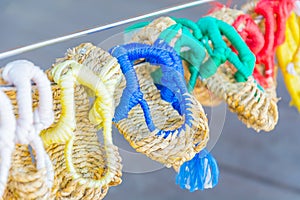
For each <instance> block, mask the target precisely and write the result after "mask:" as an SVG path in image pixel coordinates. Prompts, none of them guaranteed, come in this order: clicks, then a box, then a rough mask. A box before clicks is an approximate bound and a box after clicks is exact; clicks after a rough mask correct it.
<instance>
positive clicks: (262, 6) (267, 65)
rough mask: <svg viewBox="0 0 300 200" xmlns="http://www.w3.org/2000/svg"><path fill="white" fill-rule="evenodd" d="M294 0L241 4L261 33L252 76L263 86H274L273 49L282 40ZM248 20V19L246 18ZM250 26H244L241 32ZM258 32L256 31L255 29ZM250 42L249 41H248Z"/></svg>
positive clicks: (272, 0) (267, 0) (265, 0)
mask: <svg viewBox="0 0 300 200" xmlns="http://www.w3.org/2000/svg"><path fill="white" fill-rule="evenodd" d="M294 3H295V0H259V1H253V2H252V3H248V4H246V5H244V6H243V10H244V11H245V13H248V14H250V16H251V17H252V18H253V19H257V20H256V23H257V24H258V26H259V28H260V32H261V33H259V34H263V36H264V43H263V46H262V48H261V49H260V51H258V52H257V53H256V57H257V64H258V65H257V67H256V68H255V69H254V72H253V76H254V78H255V80H257V81H258V82H259V83H260V84H261V85H262V86H263V87H264V88H270V87H274V85H275V87H276V73H277V66H276V65H275V62H274V58H275V50H276V48H277V47H278V46H279V45H280V44H282V43H283V42H284V38H285V35H284V34H285V28H286V27H285V26H286V21H287V18H288V17H289V16H290V14H291V12H292V10H293V8H294ZM244 20H245V18H243V17H242V18H240V19H237V20H236V22H235V24H234V26H235V27H236V28H237V29H238V26H240V25H241V24H242V23H243V21H244ZM247 20H249V19H247ZM246 29H249V30H250V31H251V29H250V27H249V28H248V27H245V28H244V29H243V30H241V31H240V32H241V33H243V32H244V31H245V30H246ZM256 32H257V33H258V31H256ZM249 43H250V42H249Z"/></svg>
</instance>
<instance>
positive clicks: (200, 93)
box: [126, 17, 222, 106]
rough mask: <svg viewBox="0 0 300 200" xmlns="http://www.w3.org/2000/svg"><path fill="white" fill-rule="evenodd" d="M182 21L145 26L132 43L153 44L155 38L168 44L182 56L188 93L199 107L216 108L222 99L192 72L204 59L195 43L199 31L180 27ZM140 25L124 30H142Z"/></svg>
mask: <svg viewBox="0 0 300 200" xmlns="http://www.w3.org/2000/svg"><path fill="white" fill-rule="evenodd" d="M181 22H183V21H182V20H179V19H175V18H170V17H160V18H158V19H155V20H153V21H152V22H151V23H148V24H146V25H147V26H145V27H143V28H142V29H140V30H139V31H135V34H134V35H133V36H132V39H131V41H133V42H141V43H146V44H153V43H154V42H155V41H156V39H157V38H160V39H163V40H165V41H166V42H168V44H169V45H170V46H172V47H174V48H175V50H176V52H177V53H178V54H179V55H180V56H181V59H182V62H183V67H184V72H185V73H184V77H185V79H186V81H187V82H188V90H189V92H190V93H191V92H193V94H194V95H195V97H196V98H197V100H198V101H199V102H200V103H201V104H202V105H204V106H217V105H219V104H220V103H221V102H222V99H220V98H218V97H216V96H215V95H214V94H213V93H212V92H210V91H209V90H208V89H207V87H206V86H205V85H204V84H203V83H202V82H201V80H200V79H198V78H197V77H198V73H197V71H196V70H193V69H195V67H194V66H199V65H201V64H202V62H203V59H204V58H205V49H204V48H203V46H202V45H201V44H200V43H199V41H198V38H199V36H201V32H200V30H199V28H198V26H197V25H196V24H194V26H193V25H192V24H193V22H192V21H190V22H189V23H183V24H181ZM185 22H187V21H185ZM143 25H145V23H140V24H136V25H133V26H131V27H129V28H128V29H126V30H127V31H128V30H132V29H133V28H141V27H142V26H143ZM186 25H189V26H186ZM190 28H192V29H191V30H193V32H195V35H196V37H195V36H194V35H192V34H191V33H190V30H189V29H190ZM189 69H190V70H189Z"/></svg>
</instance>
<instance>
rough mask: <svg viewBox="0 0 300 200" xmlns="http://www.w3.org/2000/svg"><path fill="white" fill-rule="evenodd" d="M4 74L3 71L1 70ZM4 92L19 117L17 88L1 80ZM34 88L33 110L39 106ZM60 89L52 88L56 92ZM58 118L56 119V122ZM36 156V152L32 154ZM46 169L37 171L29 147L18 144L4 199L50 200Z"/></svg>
mask: <svg viewBox="0 0 300 200" xmlns="http://www.w3.org/2000/svg"><path fill="white" fill-rule="evenodd" d="M1 74H2V70H1ZM0 84H1V86H2V89H3V91H4V92H5V93H6V94H7V96H8V97H9V98H10V100H11V102H12V104H13V108H14V113H15V115H16V117H17V116H18V105H17V100H16V88H15V87H13V86H7V85H6V82H5V81H4V80H3V79H2V78H0ZM32 88H33V93H32V99H33V108H36V107H37V106H38V99H39V96H38V92H37V88H36V87H35V86H33V87H32ZM57 89H58V88H56V87H52V90H53V91H55V90H57ZM57 119H58V118H57V117H56V120H57ZM32 153H33V155H34V151H33V152H32ZM45 180H46V169H42V170H37V168H36V165H35V162H34V161H33V160H32V155H31V153H30V150H29V147H28V145H20V144H17V145H16V146H15V150H14V153H13V155H12V163H11V169H10V173H9V177H8V183H7V187H6V190H5V192H4V194H3V197H2V198H3V199H49V196H50V189H49V188H48V187H47V185H46V182H45Z"/></svg>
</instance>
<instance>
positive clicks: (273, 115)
mask: <svg viewBox="0 0 300 200" xmlns="http://www.w3.org/2000/svg"><path fill="white" fill-rule="evenodd" d="M197 23H198V25H199V27H200V29H201V31H202V34H203V35H207V36H208V37H209V38H210V41H211V44H212V46H213V47H214V49H213V50H210V49H211V47H210V45H207V46H206V48H207V50H208V51H209V52H211V53H210V55H211V56H212V59H213V60H214V62H215V63H216V62H217V63H216V65H218V63H224V62H225V61H226V59H227V61H228V62H230V63H231V66H232V67H234V68H235V70H233V69H232V68H228V67H226V65H223V66H222V67H221V68H220V69H219V71H218V73H216V74H214V75H213V76H210V77H208V76H203V75H201V73H200V77H202V78H203V79H205V80H204V82H205V83H206V84H207V87H208V88H209V89H210V90H211V91H212V92H213V93H214V94H215V95H217V96H219V97H221V98H223V99H224V100H225V101H226V102H227V104H228V106H229V109H230V110H231V111H232V112H235V113H237V115H238V118H239V119H240V120H241V121H242V122H243V123H245V124H246V125H247V126H248V127H252V128H253V129H255V130H256V131H259V130H264V131H270V130H272V129H274V127H275V125H276V123H277V121H278V111H277V104H276V102H277V100H276V99H274V98H271V97H270V96H268V94H267V93H265V92H264V91H263V89H262V88H261V87H260V86H259V85H258V84H257V83H255V81H254V80H253V78H252V76H251V74H252V72H253V68H254V64H255V57H254V55H253V54H252V52H251V51H250V49H249V48H248V46H247V45H246V44H245V43H244V42H243V40H242V38H241V37H240V35H239V34H238V33H237V32H236V31H235V29H234V28H233V27H232V26H230V25H229V24H227V23H226V22H223V21H221V20H218V19H216V18H213V17H204V18H201V19H200V20H199V21H198V22H197ZM224 37H226V40H227V41H229V42H230V43H231V45H232V46H233V47H234V48H235V50H236V51H237V52H238V54H236V53H234V51H233V50H231V49H230V48H229V46H227V45H226V43H225V41H224Z"/></svg>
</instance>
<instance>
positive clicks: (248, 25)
mask: <svg viewBox="0 0 300 200" xmlns="http://www.w3.org/2000/svg"><path fill="white" fill-rule="evenodd" d="M210 16H212V17H215V18H217V19H219V20H222V21H224V22H226V23H229V24H230V25H232V26H233V27H234V28H235V29H236V31H237V32H238V33H239V35H240V36H241V37H242V38H243V39H244V41H245V42H246V44H247V45H248V46H249V48H250V50H251V51H252V52H253V53H254V55H258V53H259V52H260V51H261V50H262V48H263V46H264V43H265V40H264V35H263V34H262V33H261V31H260V29H259V27H258V25H257V24H256V23H255V21H254V20H253V19H252V18H251V16H250V15H247V14H244V13H243V12H242V11H240V10H236V9H230V8H227V7H226V6H225V5H223V4H218V5H217V7H216V8H215V9H214V10H213V12H212V13H210ZM228 42H229V41H228ZM232 48H233V50H235V49H234V47H232ZM264 66H265V65H264V64H263V63H258V62H257V60H256V65H255V68H254V71H255V70H256V71H257V70H259V73H260V74H263V73H264V68H265V67H264ZM273 68H274V70H275V71H276V72H277V70H276V69H277V67H276V66H274V67H273ZM254 74H256V72H254ZM254 74H253V75H254ZM276 74H277V73H275V74H274V78H273V79H271V78H269V79H268V84H266V79H260V81H258V82H259V83H262V81H264V83H262V86H263V87H264V89H265V91H266V92H267V93H268V94H269V95H270V96H272V97H274V98H276V96H277V94H276ZM254 79H255V77H254Z"/></svg>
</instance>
